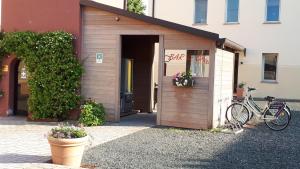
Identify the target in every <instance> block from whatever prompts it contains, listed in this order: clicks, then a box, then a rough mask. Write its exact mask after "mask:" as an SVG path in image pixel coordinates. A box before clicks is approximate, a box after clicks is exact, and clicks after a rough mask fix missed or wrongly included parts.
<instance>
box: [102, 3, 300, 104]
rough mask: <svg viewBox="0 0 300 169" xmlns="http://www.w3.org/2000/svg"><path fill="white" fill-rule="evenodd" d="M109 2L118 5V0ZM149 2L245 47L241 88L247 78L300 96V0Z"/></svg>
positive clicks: (264, 88) (167, 15) (163, 14)
mask: <svg viewBox="0 0 300 169" xmlns="http://www.w3.org/2000/svg"><path fill="white" fill-rule="evenodd" d="M96 1H101V0H96ZM102 1H103V0H102ZM120 1H121V0H120ZM103 2H104V1H103ZM104 3H106V4H108V5H113V6H115V4H114V3H115V1H113V2H112V1H106V2H104ZM121 4H123V2H119V6H122V5H121ZM146 4H147V7H148V8H149V9H150V8H151V9H152V7H153V5H154V10H153V11H154V17H156V18H159V19H164V20H168V21H171V22H176V23H179V24H183V25H187V26H192V27H194V28H198V29H203V30H207V31H212V32H218V33H219V34H220V36H221V37H228V38H230V39H231V40H233V41H235V42H238V43H239V44H242V45H243V46H245V47H246V48H247V51H246V55H245V56H244V55H240V56H239V57H238V58H236V64H237V65H236V72H235V73H236V82H235V87H236V86H237V84H238V83H241V82H245V83H246V84H247V85H248V86H252V87H255V88H257V89H258V91H257V92H255V93H254V96H255V97H258V98H263V97H265V96H266V95H272V96H275V97H278V98H282V99H288V100H296V101H300V88H299V87H298V86H300V79H299V74H300V57H298V49H297V44H298V38H297V37H300V33H299V32H298V31H297V30H299V29H300V24H299V23H297V22H295V21H296V20H297V16H300V11H299V10H298V6H299V5H300V2H299V1H293V0H251V1H247V0H163V1H154V0H149V1H147V3H146ZM153 11H152V12H153ZM148 15H149V16H152V15H151V13H148Z"/></svg>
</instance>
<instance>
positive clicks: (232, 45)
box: [217, 38, 246, 56]
mask: <svg viewBox="0 0 300 169" xmlns="http://www.w3.org/2000/svg"><path fill="white" fill-rule="evenodd" d="M217 47H218V48H222V49H226V48H227V49H230V50H231V51H232V52H234V53H241V52H243V54H244V56H246V48H245V47H244V46H242V45H240V44H238V43H236V42H234V41H231V40H229V39H226V38H220V39H219V40H218V41H217Z"/></svg>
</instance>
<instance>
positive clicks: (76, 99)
mask: <svg viewBox="0 0 300 169" xmlns="http://www.w3.org/2000/svg"><path fill="white" fill-rule="evenodd" d="M0 47H1V49H3V52H0V53H3V54H6V53H9V54H15V55H16V56H17V58H18V59H21V60H23V61H24V63H25V65H26V67H27V70H28V74H29V75H28V86H29V91H30V95H29V101H28V105H29V111H30V112H32V113H33V114H32V117H33V118H34V119H43V118H50V119H51V118H54V119H61V120H62V119H66V118H67V117H68V113H69V111H70V110H72V109H75V108H78V106H79V103H80V99H81V97H80V95H79V92H78V88H79V86H80V78H81V75H82V73H83V68H82V66H81V64H80V63H79V61H78V60H77V58H76V56H75V54H74V48H73V36H72V35H71V34H69V33H66V32H47V33H34V32H12V33H5V34H4V36H3V39H2V40H1V41H0ZM0 58H3V56H0Z"/></svg>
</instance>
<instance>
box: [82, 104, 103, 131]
mask: <svg viewBox="0 0 300 169" xmlns="http://www.w3.org/2000/svg"><path fill="white" fill-rule="evenodd" d="M79 122H80V123H81V124H83V125H84V126H99V125H103V124H104V123H105V110H104V107H103V105H102V104H101V103H96V102H95V101H92V100H90V99H89V100H87V101H85V103H84V104H83V105H82V106H81V114H80V118H79Z"/></svg>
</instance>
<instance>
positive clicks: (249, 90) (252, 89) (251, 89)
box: [248, 87, 256, 92]
mask: <svg viewBox="0 0 300 169" xmlns="http://www.w3.org/2000/svg"><path fill="white" fill-rule="evenodd" d="M254 90H256V89H255V88H252V87H248V92H251V91H254Z"/></svg>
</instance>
